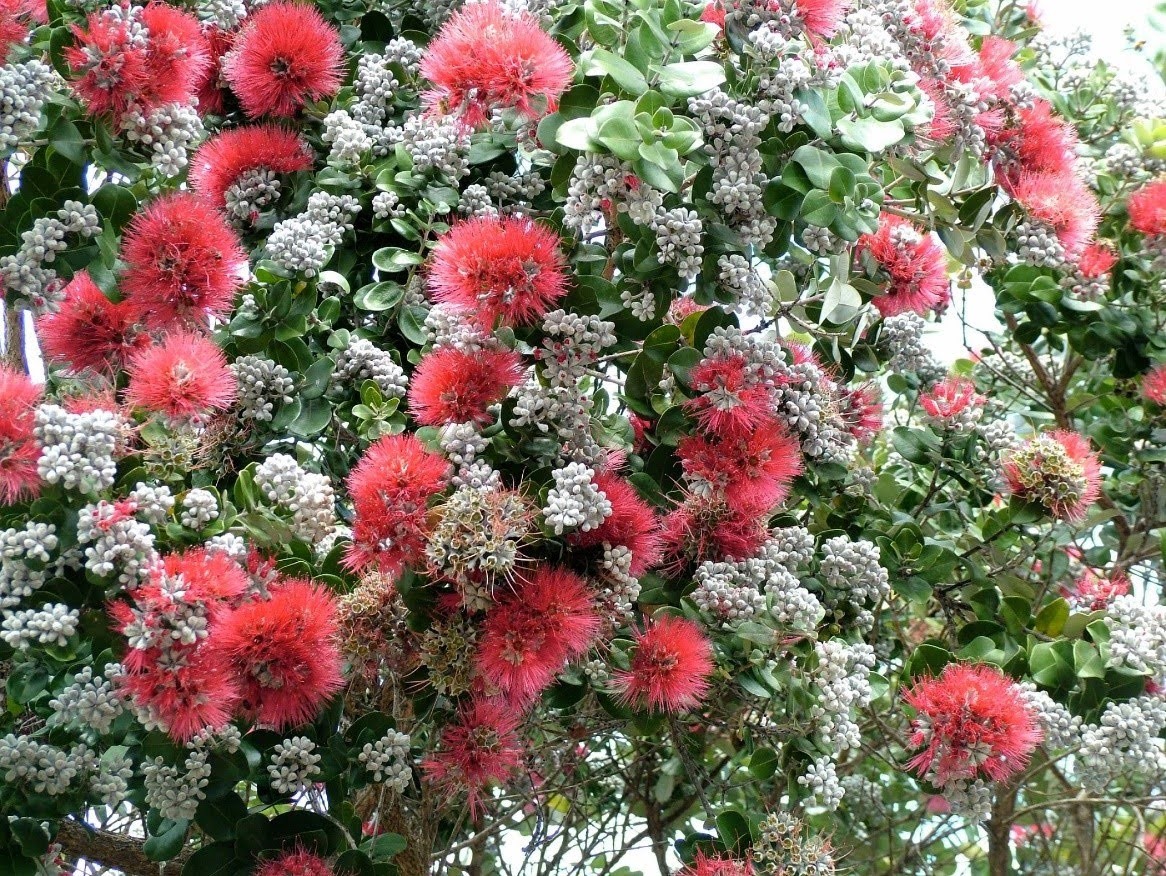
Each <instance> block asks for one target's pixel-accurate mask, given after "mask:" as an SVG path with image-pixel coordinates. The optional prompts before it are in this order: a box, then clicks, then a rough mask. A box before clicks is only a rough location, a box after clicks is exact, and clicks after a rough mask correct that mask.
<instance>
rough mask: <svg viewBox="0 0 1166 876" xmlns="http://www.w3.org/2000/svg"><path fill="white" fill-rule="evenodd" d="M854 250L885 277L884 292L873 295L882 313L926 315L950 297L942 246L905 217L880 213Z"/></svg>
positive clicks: (945, 302) (945, 256)
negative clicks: (875, 226) (873, 229)
mask: <svg viewBox="0 0 1166 876" xmlns="http://www.w3.org/2000/svg"><path fill="white" fill-rule="evenodd" d="M858 250H859V252H861V253H864V254H866V255H868V256H869V257H870V258H871V259H872V260H873V261H874V263H875V265H876V266H877V267H878V268H879V269H881V270H882V271H883V272H884V273H886V275H887V277H888V278H889V283H888V285H887V291H886V294H885V295H878V296H876V297H875V299H874V305H875V307H877V308H878V309H879V312H880V313H882V315H883V316H898V315H899V314H901V313H908V312H912V313H918V314H920V315H921V316H922V315H926V314H927V313H929V312H930V311H932V310H935V309H936V308H939V307H942V306H943V305H945V304H947V302H948V299H949V298H950V297H951V281H950V280H949V279H948V276H947V255H946V253H945V252H944V250H943V247H941V246H940V245H939V243H938V242H937V241H936V240H935V238H934V237H933V236H932V235H930V234H923V233H922V232H920V231H919V229H917V228H916V227H915V226H914V225H913V224H912V223H911V222H910V221H909V220H907V219H904V218H902V217H900V216H893V215H891V214H889V213H884V214H883V215H882V216H881V217H880V218H879V228H878V231H876V232H875V233H874V234H865V235H863V236H862V237H861V238H859V241H858Z"/></svg>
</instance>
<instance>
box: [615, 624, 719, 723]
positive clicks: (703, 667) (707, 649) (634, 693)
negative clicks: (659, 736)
mask: <svg viewBox="0 0 1166 876" xmlns="http://www.w3.org/2000/svg"><path fill="white" fill-rule="evenodd" d="M635 639H636V651H635V654H634V655H632V662H631V668H630V669H627V670H620V671H618V672H616V673H615V675H614V679H613V680H614V683H615V687H616V688H617V689H618V690H619V691H620V695H621V697H622V698H623V700H624V702H626V703H627V704H628V705H630V706H633V707H635V708H638V709H650V710H652V711H663V712H684V711H688V710H690V709H695V708H696V707H697V706H699V705H700V704H701V700H702V698H703V697H704V695H705V694H706V693H708V689H709V676H711V675H712V673H713V669H714V668H715V664H714V663H713V646H712V643H711V642H709V640H708V638H707V637H706V636H705V634H704V632H703V631H702V630H701V628H700V627H699V626H697V625H696V624H695V623H693V622H692V621H690V620H685V619H684V618H679V617H675V616H673V615H663V616H662V617H660V618H659V619H658V620H654V621H648V622H647V624H646V625H645V627H644V630H643V632H639V631H637V632H636V634H635Z"/></svg>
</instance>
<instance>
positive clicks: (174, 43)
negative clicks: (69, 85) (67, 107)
mask: <svg viewBox="0 0 1166 876" xmlns="http://www.w3.org/2000/svg"><path fill="white" fill-rule="evenodd" d="M131 9H133V7H130V6H129V5H128V4H127V5H125V6H121V7H118V8H117V9H105V10H101V11H98V12H93V13H90V15H89V18H88V19H87V20H86V22H85V27H84V28H82V27H79V26H76V25H74V26H73V36H74V38H75V39H76V43H75V44H74V45H73V46H70V47H69V48H67V49H66V50H65V59H66V60H67V61H68V62H69V66H70V67H72V68H73V70H74V72H75V74H76V78H75V79H74V80H73V88H74V89H75V90H76V91H77V93H78V94H79V95H80V96H81V98H82V99H83V100H84V101H85V102H86V103H87V104H88V107H89V111H90V112H92V113H95V114H103V113H113V114H114V115H115V116H120V115H121V114H123V113H124V112H125V111H126V110H127V109H129V108H130V107H131V106H135V107H137V108H140V109H143V110H150V109H154V108H156V107H159V106H161V105H163V104H167V103H186V102H188V101H189V100H190V98H191V97H193V95H194V93H195V91H196V90H197V88H198V85H199V83H200V82H201V81H202V77H203V76H204V73H205V70H206V67H207V66H208V64H209V57H208V49H207V45H206V41H205V40H204V39H203V36H202V29H201V27H200V26H199V23H198V19H196V18H194V16H192V15H189V14H187V13H185V12H183V11H182V10H180V9H178V8H176V7H174V6H170V5H168V4H166V3H150V4H149V5H147V6H145V7H143V8H140V11H131ZM139 16H140V18H139V22H138V23H140V25H141V28H137V27H135V22H133V19H134V18H135V17H139ZM142 29H144V32H143V30H142Z"/></svg>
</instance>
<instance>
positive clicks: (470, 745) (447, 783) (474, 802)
mask: <svg viewBox="0 0 1166 876" xmlns="http://www.w3.org/2000/svg"><path fill="white" fill-rule="evenodd" d="M518 722H519V713H518V712H517V711H516V710H515V709H513V708H511V707H510V706H508V705H506V704H505V703H502V702H500V701H497V700H476V701H474V702H473V703H471V704H470V705H469V706H464V707H463V708H462V709H461V711H460V712H459V713H458V716H457V719H456V720H455V721H454V722H453V723H452V724H449V725H447V726H446V728H445V729H444V730H443V731H442V734H441V748H440V749H439V750H438V751H437V752H435V753H434V755H433V756H432V757H431V758H429V759H428V760H426V761H423V762H422V764H421V768H422V769H423V770H424V771H425V774H426V776H428V778H429V779H430V780H431V781H433V782H435V783H437V784H438V785H440V786H442V787H443V788H444V789H446V790H447V791H450V792H452V791H461V790H465V791H466V792H467V795H468V802H469V806H470V815H471V816H472V817H473V818H477V817H478V814H479V813H480V812H481V811H482V795H483V792H484V791H485V790H486V788H487V787H489V785H490V784H491V783H493V782H504V781H506V780H507V779H508V778H510V776H511V775H513V774H514V773H515V772H516V771H517V770H518V768H519V766H520V765H521V764H522V742H521V740H520V739H519V738H518V734H517V732H515V731H516V730H517V729H518Z"/></svg>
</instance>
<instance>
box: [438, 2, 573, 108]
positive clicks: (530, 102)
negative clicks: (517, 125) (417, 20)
mask: <svg viewBox="0 0 1166 876" xmlns="http://www.w3.org/2000/svg"><path fill="white" fill-rule="evenodd" d="M573 73H574V65H573V64H572V62H571V59H570V57H569V56H568V55H567V53H566V52H565V51H563V49H562V47H561V46H559V44H558V43H556V42H555V41H554V40H553V39H551V37H550V36H548V35H547V34H546V33H544V32H543V30H542V29H541V28H540V27H539V23H538V19H536V18H535V17H534V16H533V15H531V14H530V13H529V12H526V11H523V12H521V13H517V14H516V13H514V12H512V11H510V10H506V9H503V7H502V5H501V4H500V3H497V2H494V0H487V2H484V3H473V4H468V5H466V6H463V7H462V8H461V9H459V10H458V11H457V12H455V13H454V14H453V15H452V16H450V18H449V20H448V21H446V23H445V24H444V25H443V26H442V28H441V30H440V31H438V34H437V38H436V39H434V40H433V42H431V43H430V44H429V46H428V48H427V49H426V51H425V56H424V57H423V58H422V59H421V74H422V75H423V76H425V78H426V79H428V80H430V81H431V82H432V83H433V84H434V86H435V88H434V90H433V91H432V92H431V93H430V94H428V95H427V96H426V100H427V102H428V103H429V105H430V106H431V107H433V108H434V109H435V110H436V111H438V112H440V113H442V114H447V113H448V114H454V115H457V116H459V117H460V118H461V120H462V121H463V122H465V124H466V125H468V126H469V127H471V128H480V127H482V126H483V125H484V124H485V123H486V121H487V120H488V119H489V118H490V115H491V113H492V112H493V111H494V110H498V109H512V110H516V111H517V112H519V113H521V114H522V115H524V116H526V117H527V118H528V119H532V120H533V119H538V118H541V117H542V116H543V115H544V114H545V113H547V112H551V111H554V109H555V107H556V106H557V103H558V99H559V95H561V94H562V93H563V92H564V91H565V90H566V88H567V86H568V85H569V84H570V82H571V76H572V74H573Z"/></svg>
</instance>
